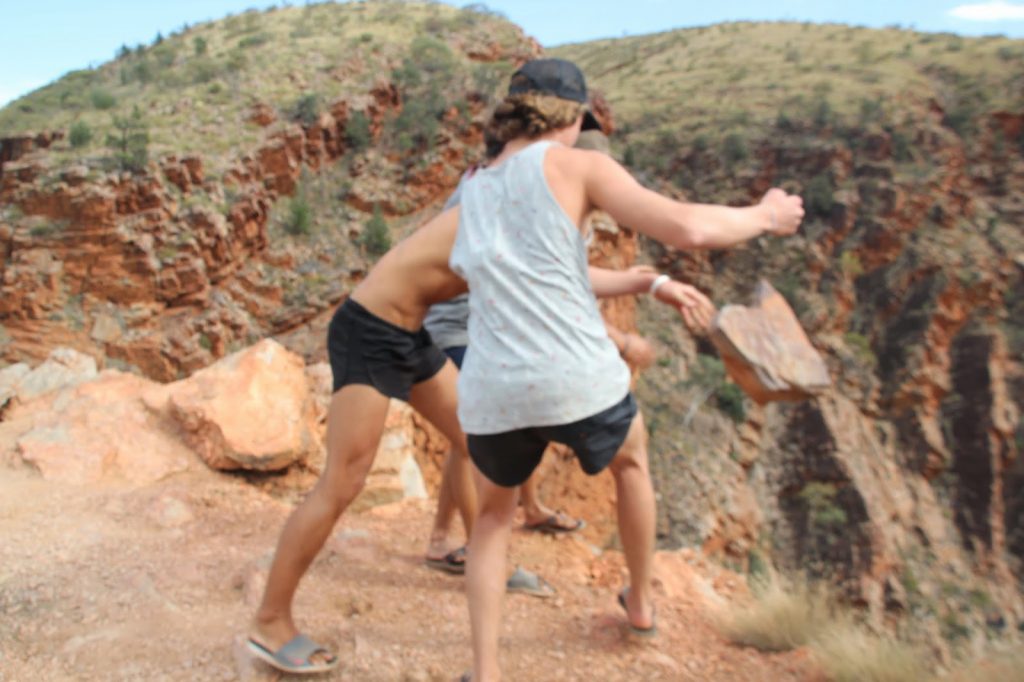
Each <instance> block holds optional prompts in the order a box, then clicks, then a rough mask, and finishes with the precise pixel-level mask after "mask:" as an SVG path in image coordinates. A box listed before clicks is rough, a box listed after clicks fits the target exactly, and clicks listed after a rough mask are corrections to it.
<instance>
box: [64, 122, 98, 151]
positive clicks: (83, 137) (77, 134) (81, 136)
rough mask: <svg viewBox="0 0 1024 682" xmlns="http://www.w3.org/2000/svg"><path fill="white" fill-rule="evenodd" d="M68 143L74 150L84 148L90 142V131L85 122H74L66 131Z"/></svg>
mask: <svg viewBox="0 0 1024 682" xmlns="http://www.w3.org/2000/svg"><path fill="white" fill-rule="evenodd" d="M68 141H69V142H70V143H71V146H72V147H74V148H75V149H79V148H81V147H84V146H86V145H87V144H89V142H91V141H92V129H91V128H90V127H89V124H88V123H86V122H85V121H75V122H74V123H72V124H71V129H70V130H69V131H68Z"/></svg>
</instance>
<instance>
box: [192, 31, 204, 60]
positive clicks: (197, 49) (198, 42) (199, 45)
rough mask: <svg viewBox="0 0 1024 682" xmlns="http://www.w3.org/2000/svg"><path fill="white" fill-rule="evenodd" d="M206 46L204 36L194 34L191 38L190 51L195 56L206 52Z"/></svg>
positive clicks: (200, 55)
mask: <svg viewBox="0 0 1024 682" xmlns="http://www.w3.org/2000/svg"><path fill="white" fill-rule="evenodd" d="M206 48H207V43H206V38H203V37H202V36H196V37H195V38H193V39H192V51H193V52H194V53H195V55H196V56H197V57H202V56H203V55H204V54H206Z"/></svg>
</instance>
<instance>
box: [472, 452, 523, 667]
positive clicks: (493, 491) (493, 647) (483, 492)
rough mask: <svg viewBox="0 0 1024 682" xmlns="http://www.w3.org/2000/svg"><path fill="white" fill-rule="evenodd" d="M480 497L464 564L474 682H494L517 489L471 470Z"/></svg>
mask: <svg viewBox="0 0 1024 682" xmlns="http://www.w3.org/2000/svg"><path fill="white" fill-rule="evenodd" d="M474 474H475V478H476V482H477V492H478V494H479V496H480V515H479V516H478V517H477V522H476V526H475V527H474V528H473V534H472V535H471V536H470V539H469V555H468V557H467V561H466V592H467V594H468V596H469V620H470V626H471V628H472V631H473V682H495V681H496V680H499V679H500V678H501V671H500V670H499V668H498V635H499V632H500V630H501V600H502V597H503V596H504V594H505V575H506V573H505V571H506V567H505V562H506V555H507V554H508V538H509V535H510V531H511V528H512V518H513V517H514V516H515V510H516V497H517V492H518V491H517V489H516V488H503V487H501V486H499V485H495V484H494V483H491V482H490V481H489V480H487V479H486V478H485V477H484V476H483V474H481V473H480V472H479V471H474Z"/></svg>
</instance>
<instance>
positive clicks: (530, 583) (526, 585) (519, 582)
mask: <svg viewBox="0 0 1024 682" xmlns="http://www.w3.org/2000/svg"><path fill="white" fill-rule="evenodd" d="M505 590H506V591H507V592H518V593H520V594H528V595H530V596H531V597H539V598H540V599H548V598H549V597H553V596H555V588H554V587H552V586H551V583H549V582H548V581H547V580H544V578H541V577H540V576H539V575H537V574H536V573H532V572H530V571H527V570H524V569H522V568H519V567H516V570H515V571H513V572H512V575H510V576H509V578H508V581H506V583H505Z"/></svg>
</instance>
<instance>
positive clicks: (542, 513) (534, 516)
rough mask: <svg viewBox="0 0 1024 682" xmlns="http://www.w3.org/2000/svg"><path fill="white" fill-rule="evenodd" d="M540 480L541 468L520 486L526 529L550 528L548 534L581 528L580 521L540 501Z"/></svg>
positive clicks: (581, 523)
mask: <svg viewBox="0 0 1024 682" xmlns="http://www.w3.org/2000/svg"><path fill="white" fill-rule="evenodd" d="M540 479H541V467H537V469H535V470H534V472H533V474H532V475H531V476H530V478H528V479H526V482H525V483H523V485H522V486H520V494H521V495H522V499H521V502H522V505H523V516H524V517H525V518H524V519H523V522H524V524H525V525H526V527H527V528H530V527H531V526H546V527H549V528H550V530H548V532H554V531H563V532H572V531H574V530H578V529H579V528H581V527H582V526H583V522H582V521H580V520H579V519H574V518H573V517H571V516H569V515H568V514H565V513H564V512H561V511H555V510H554V509H552V508H551V507H549V506H547V505H546V504H544V502H543V501H541V499H540V492H539V490H540Z"/></svg>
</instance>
